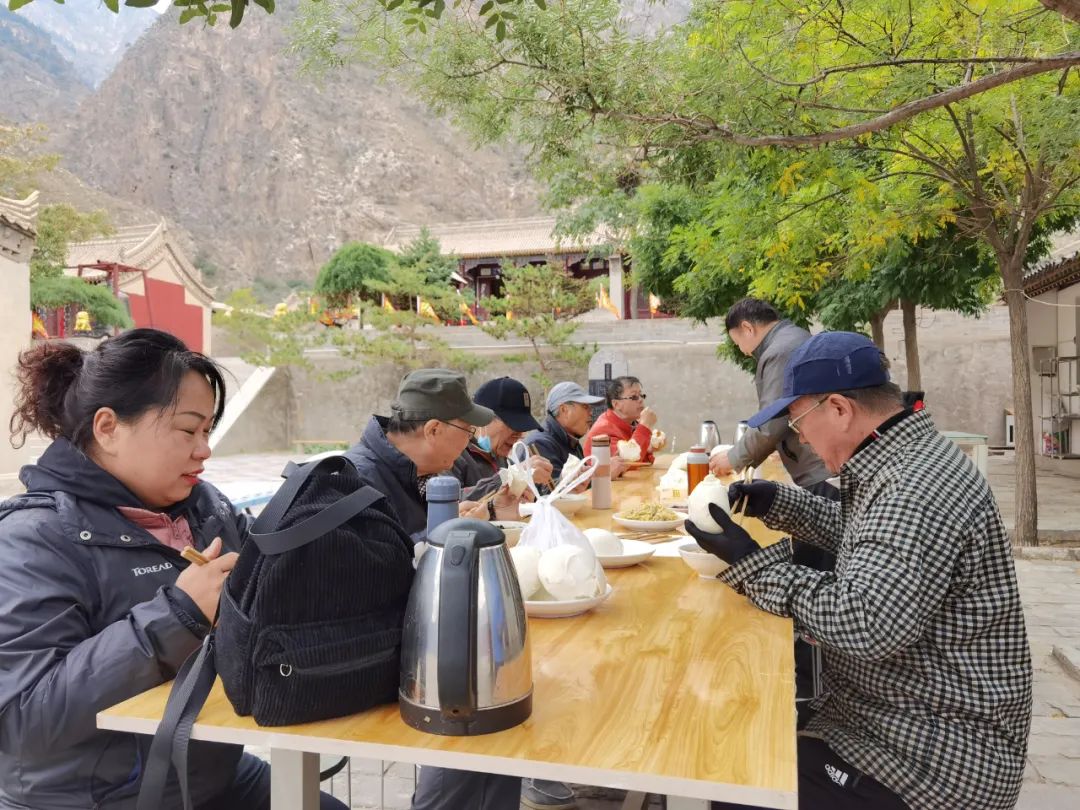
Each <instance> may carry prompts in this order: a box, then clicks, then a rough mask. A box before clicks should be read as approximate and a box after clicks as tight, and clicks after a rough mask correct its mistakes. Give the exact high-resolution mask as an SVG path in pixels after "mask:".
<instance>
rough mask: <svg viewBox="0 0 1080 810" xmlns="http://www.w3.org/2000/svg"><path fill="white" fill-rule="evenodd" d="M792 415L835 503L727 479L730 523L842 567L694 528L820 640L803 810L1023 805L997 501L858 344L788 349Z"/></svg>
mask: <svg viewBox="0 0 1080 810" xmlns="http://www.w3.org/2000/svg"><path fill="white" fill-rule="evenodd" d="M783 414H787V415H788V416H789V424H790V426H791V428H792V430H794V431H796V432H797V433H798V434H799V436H800V439H801V441H804V442H807V443H808V444H810V445H811V446H812V447H813V449H814V451H815V452H816V453H817V454H818V455H819V456H820V457H821V459H822V460H823V461H824V462H825V464H826V466H827V467H828V468H829V470H830V471H831V472H833V473H834V474H835V473H839V474H840V502H839V503H835V502H830V501H827V500H825V499H823V498H818V497H815V496H814V495H812V494H810V493H808V492H806V491H804V490H801V489H798V488H797V487H794V486H788V485H784V484H776V483H773V482H769V481H756V482H753V483H750V484H742V483H738V484H733V485H732V486H731V487H730V489H729V496H730V498H731V502H732V505H733V509H734V510H735V511H739V510H740V509H741V511H742V512H743V513H744V514H746V515H749V516H752V517H760V518H761V519H762V520H763V521H764V522H765V523H766V524H767V525H768V526H770V527H771V528H774V529H779V530H781V531H786V532H790V533H791V534H793V535H797V536H798V537H799V538H800V539H802V540H807V541H810V542H813V543H816V544H818V545H820V546H821V547H823V548H826V549H829V550H830V551H832V552H834V553H835V554H836V555H837V564H836V570H835V571H833V572H825V571H815V570H812V569H810V568H804V567H801V566H797V565H793V564H792V563H791V543H790V541H788V540H785V541H782V542H779V543H776V544H775V545H772V546H768V547H766V548H760V547H759V546H758V545H757V544H756V543H755V542H754V541H753V539H751V537H750V535H749V534H748V533H747V532H745V531H744V530H742V529H741V528H740V527H739V526H738V525H736V524H735V522H734V521H733V520H732V519H731V517H730V516H729V515H727V514H726V513H724V512H723V511H722V510H720V509H719V508H717V507H713V510H712V511H713V517H714V518H715V519H716V521H717V522H718V523H719V524H720V525H721V527H722V528H723V532H722V533H718V534H713V533H707V532H704V531H702V530H700V529H699V528H698V527H696V526H694V525H693V524H692V523H688V524H687V529H688V530H689V531H690V532H691V534H693V535H694V537H695V538H697V540H698V542H699V543H700V544H701V545H702V547H704V548H706V549H707V550H709V551H710V552H712V553H713V554H716V555H717V556H718V557H721V558H722V559H724V560H725V561H727V562H728V563H730V564H731V567H730V568H728V569H726V570H725V571H724V572H723V573H721V574H720V575H719V578H720V579H721V580H723V581H724V582H725V583H727V584H728V585H730V586H731V587H732V588H734V589H735V590H737V591H738V592H739V593H742V594H745V595H746V596H747V597H749V598H750V600H751V601H752V602H753V603H754V604H755V605H757V606H758V607H760V608H761V609H763V610H767V611H769V612H770V613H775V614H777V615H779V616H790V617H791V618H792V619H793V620H794V622H795V627H796V630H797V631H798V632H799V633H800V634H801V635H802V636H803V637H804V638H806V639H807V640H809V641H810V642H811V643H814V644H819V645H820V646H821V648H822V650H823V651H824V656H825V660H826V671H825V673H826V674H825V691H824V693H823V694H822V696H821V697H820V698H818V699H817V700H816V701H814V702H813V704H812V707H811V709H812V714H811V716H810V719H809V720H808V722H805V725H804V728H803V730H802V732H801V733H800V737H799V747H798V750H799V807H800V808H815V809H816V808H829V810H843V808H849V807H850V808H855V807H870V806H873V807H874V810H892V808H905V807H906V808H912V810H931V809H933V810H938V809H940V810H958V809H959V808H973V809H975V808H977V810H1005V808H1011V807H1014V806H1015V804H1016V800H1017V796H1018V795H1019V792H1020V784H1021V779H1022V777H1023V772H1024V757H1025V754H1026V751H1027V738H1028V731H1029V728H1030V725H1031V656H1030V652H1029V649H1028V641H1027V634H1026V631H1025V629H1024V618H1023V612H1022V609H1021V605H1020V596H1019V593H1018V591H1017V586H1016V573H1015V570H1014V568H1013V561H1012V552H1011V548H1010V542H1009V537H1008V534H1007V533H1006V531H1005V527H1004V525H1003V524H1002V521H1001V515H1000V514H999V513H998V509H997V505H996V504H995V502H994V497H993V495H992V493H991V492H990V488H989V486H988V485H987V483H986V479H985V478H983V477H982V476H981V475H980V474H979V473H978V471H977V470H976V469H975V467H974V465H973V464H972V463H971V461H970V460H969V459H968V458H967V457H966V456H965V455H964V454H963V453H961V452H960V450H959V449H958V448H957V447H956V446H955V445H954V444H953V443H952V442H950V441H949V440H948V439H946V438H945V437H943V436H942V435H941V434H940V433H938V432H937V429H936V428H935V427H934V423H933V422H932V421H931V419H930V416H929V415H928V414H927V413H926V412H925V411H920V412H917V413H913V412H912V411H910V410H905V409H904V408H903V402H902V399H901V394H900V390H899V389H898V388H897V386H896V385H894V384H893V383H891V382H889V374H888V362H887V360H885V358H884V357H883V356H882V355H881V353H880V352H879V351H878V349H877V347H876V346H875V345H874V344H873V343H871V342H870V341H869V340H867V339H866V338H865V337H863V336H862V335H856V334H853V333H850V332H826V333H823V334H820V335H816V336H815V337H813V338H811V339H810V340H809V341H808V342H807V343H805V344H803V346H802V347H800V348H799V349H798V350H796V352H795V353H794V354H792V356H791V358H790V360H789V362H788V366H787V370H786V375H785V382H784V396H783V397H782V398H781V399H779V400H777V401H776V402H774V403H772V404H771V405H770V406H769V407H767V408H765V409H764V410H763V411H761V412H760V413H759V414H757V415H756V416H755V417H753V419H751V420H750V424H751V425H755V424H763V423H764V422H766V421H768V420H769V419H774V418H776V417H777V416H779V415H783Z"/></svg>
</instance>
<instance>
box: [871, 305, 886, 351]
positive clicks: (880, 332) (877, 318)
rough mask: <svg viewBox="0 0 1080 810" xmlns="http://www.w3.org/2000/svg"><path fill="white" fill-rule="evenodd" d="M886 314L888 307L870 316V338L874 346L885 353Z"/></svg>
mask: <svg viewBox="0 0 1080 810" xmlns="http://www.w3.org/2000/svg"><path fill="white" fill-rule="evenodd" d="M888 314H889V307H884V308H882V309H881V310H880V311H879V312H876V313H875V314H873V315H871V316H870V336H871V337H872V338H873V340H874V345H875V346H877V347H878V348H879V349H881V350H882V351H885V316H886V315H888Z"/></svg>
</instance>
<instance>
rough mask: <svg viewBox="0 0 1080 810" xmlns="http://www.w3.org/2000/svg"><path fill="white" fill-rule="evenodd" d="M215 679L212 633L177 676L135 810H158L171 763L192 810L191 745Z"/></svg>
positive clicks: (155, 737) (181, 792)
mask: <svg viewBox="0 0 1080 810" xmlns="http://www.w3.org/2000/svg"><path fill="white" fill-rule="evenodd" d="M216 677H217V667H216V666H215V665H214V634H213V633H212V632H211V633H210V634H209V635H208V636H207V637H206V638H205V639H203V643H202V646H201V647H200V648H199V649H198V650H196V651H195V652H193V653H192V654H191V655H189V656H188V659H187V660H186V661H185V662H184V664H183V666H182V667H180V671H179V672H177V673H176V680H175V681H173V687H172V691H170V692H169V700H168V701H167V702H166V704H165V712H164V714H163V715H162V718H161V722H160V723H159V724H158V727H157V731H156V732H154V739H153V741H152V742H151V743H150V753H149V754H148V756H147V758H146V771H145V772H144V774H143V780H142V785H141V786H140V787H139V798H138V803H137V805H136V810H159V808H160V806H161V798H162V796H163V795H164V793H165V783H166V782H167V781H168V778H169V763H170V760H171V762H172V765H173V767H174V768H175V769H176V779H177V781H178V782H179V784H180V795H181V796H182V797H183V801H184V810H192V804H191V794H190V792H189V789H188V743H189V742H191V728H192V726H193V725H194V724H195V718H196V717H198V716H199V712H200V711H201V710H202V707H203V704H204V703H205V702H206V698H207V696H208V695H209V694H210V688H211V687H212V686H213V685H214V679H215V678H216ZM170 753H171V756H170Z"/></svg>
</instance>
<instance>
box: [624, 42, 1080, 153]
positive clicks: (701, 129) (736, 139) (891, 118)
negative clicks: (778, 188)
mask: <svg viewBox="0 0 1080 810" xmlns="http://www.w3.org/2000/svg"><path fill="white" fill-rule="evenodd" d="M1072 65H1080V52H1075V51H1074V52H1072V53H1063V54H1059V55H1058V56H1055V57H1049V58H1046V59H1041V60H1039V61H1038V62H1031V63H1028V64H1024V65H1018V66H1017V67H1015V68H1010V69H1009V70H1004V71H1002V72H1001V73H995V74H993V75H991V76H984V77H982V78H981V79H977V80H975V81H973V82H970V83H967V84H962V85H960V86H958V87H952V88H949V89H948V90H943V91H942V92H940V93H934V94H933V95H930V96H925V97H924V98H918V99H915V100H914V101H909V102H907V103H906V104H901V105H900V106H899V107H895V108H894V109H892V110H890V111H889V112H887V113H885V114H884V115H879V116H877V117H876V118H871V119H869V120H867V121H862V122H860V123H858V124H851V125H849V126H846V127H839V128H837V129H832V130H827V131H825V132H817V133H814V134H812V135H745V134H742V133H739V132H735V131H733V130H732V129H731V128H730V127H728V126H726V125H722V124H717V123H714V122H708V123H705V122H703V121H701V120H700V119H697V120H691V119H687V118H685V117H682V116H671V117H663V118H657V117H656V116H642V115H635V114H627V113H617V112H610V113H608V114H609V115H610V116H611V117H614V118H625V119H628V120H635V121H639V122H641V123H650V124H655V123H665V122H666V123H669V124H673V125H676V126H685V127H686V128H687V129H690V130H696V131H697V133H698V138H697V139H698V140H725V141H730V142H731V143H735V144H738V145H740V146H822V145H824V144H827V143H834V142H836V141H843V140H847V139H849V138H857V137H858V136H860V135H867V134H870V133H872V132H880V131H881V130H883V129H887V128H889V127H891V126H893V125H894V124H898V123H900V122H901V121H906V120H908V119H909V118H913V117H914V116H916V115H918V114H919V113H923V112H927V111H928V110H935V109H938V108H940V107H944V106H946V105H948V104H954V103H956V102H958V101H963V100H964V99H967V98H971V97H972V96H976V95H978V94H979V93H984V92H986V91H987V90H992V89H993V88H995V87H1001V86H1002V85H1005V84H1009V83H1010V82H1014V81H1017V80H1018V79H1025V78H1028V77H1030V76H1038V75H1040V74H1042V73H1048V72H1050V71H1054V70H1062V69H1064V68H1066V67H1069V66H1072Z"/></svg>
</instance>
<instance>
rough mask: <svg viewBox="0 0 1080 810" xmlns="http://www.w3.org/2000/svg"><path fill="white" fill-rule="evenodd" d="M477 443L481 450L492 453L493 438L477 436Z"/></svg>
mask: <svg viewBox="0 0 1080 810" xmlns="http://www.w3.org/2000/svg"><path fill="white" fill-rule="evenodd" d="M476 443H477V444H478V445H479V446H480V449H481V450H483V451H484V452H485V453H490V452H491V437H490V436H477V437H476Z"/></svg>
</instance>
